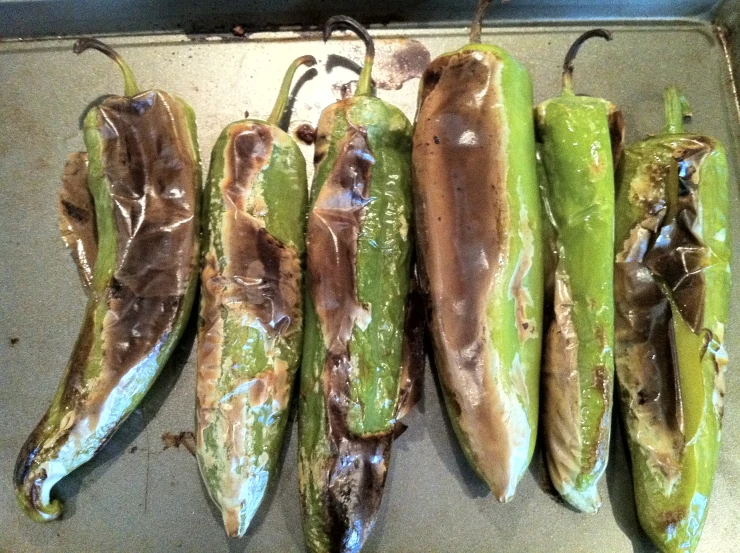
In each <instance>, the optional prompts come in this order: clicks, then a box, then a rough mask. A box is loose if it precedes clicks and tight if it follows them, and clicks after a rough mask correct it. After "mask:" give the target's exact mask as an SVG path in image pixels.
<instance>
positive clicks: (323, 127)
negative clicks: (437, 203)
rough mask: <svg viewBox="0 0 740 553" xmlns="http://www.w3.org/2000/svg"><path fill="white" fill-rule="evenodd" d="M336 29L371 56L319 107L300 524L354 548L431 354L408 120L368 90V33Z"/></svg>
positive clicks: (365, 530) (318, 544)
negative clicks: (423, 319)
mask: <svg viewBox="0 0 740 553" xmlns="http://www.w3.org/2000/svg"><path fill="white" fill-rule="evenodd" d="M339 26H346V27H349V28H351V29H352V30H354V31H355V32H357V33H358V34H360V35H361V36H362V38H363V40H364V41H365V43H366V45H367V47H368V53H367V57H366V61H365V66H364V68H363V71H362V73H361V75H360V80H359V84H358V87H357V92H356V94H355V96H353V97H349V98H346V99H344V100H342V101H340V102H337V103H335V104H333V105H331V106H329V107H328V108H326V109H325V110H324V111H323V112H322V114H321V118H320V120H319V124H318V131H317V140H316V157H315V162H316V177H315V179H314V184H313V188H312V201H311V210H310V212H309V217H308V230H307V237H306V244H307V268H308V287H307V289H308V291H309V294H308V297H307V301H306V304H307V305H306V321H305V340H304V355H303V366H302V371H301V395H300V406H299V407H300V410H299V482H300V489H301V498H302V502H303V531H304V536H305V540H306V546H307V548H308V550H309V551H311V552H314V553H317V552H357V551H359V550H360V549H361V547H362V545H363V544H364V543H365V540H366V539H367V536H368V534H369V533H370V531H371V529H372V527H373V524H374V522H375V517H376V515H377V512H378V509H379V507H380V501H381V498H382V494H383V486H384V484H385V478H386V472H387V468H388V462H389V456H390V448H391V441H392V439H393V436H394V433H395V432H397V431H398V430H399V428H401V425H400V423H398V422H397V419H398V418H399V417H400V416H401V415H402V414H403V413H404V412H406V411H407V410H408V409H409V408H410V405H411V403H412V401H413V399H414V397H415V395H416V394H415V393H414V391H413V390H411V389H410V387H411V386H413V385H414V383H415V382H417V381H418V378H419V370H420V369H419V366H418V363H419V361H420V360H422V361H423V354H419V352H418V351H417V350H416V349H415V348H419V347H420V345H421V344H420V342H421V341H422V340H421V339H420V334H419V332H418V331H414V330H413V326H414V323H415V322H416V321H414V320H413V319H411V318H408V317H406V313H408V314H409V315H414V316H418V311H419V309H418V305H416V307H412V308H409V310H408V311H407V310H406V304H407V298H408V299H409V301H412V306H413V305H414V303H413V299H414V297H416V296H413V295H412V296H410V297H409V282H410V266H411V254H412V251H411V245H412V243H413V242H412V236H411V190H410V154H411V123H410V122H409V121H408V119H407V118H406V117H405V116H404V115H403V113H402V112H401V111H400V110H399V109H397V108H395V107H393V106H391V105H389V104H386V103H385V102H383V101H382V100H380V99H378V98H376V97H375V96H374V95H373V94H372V84H371V80H370V71H371V63H372V56H373V46H372V40H371V39H370V37H369V36H368V35H367V32H366V31H365V30H364V29H362V27H361V26H360V25H359V24H358V23H357V22H356V21H354V20H352V19H350V18H348V17H345V16H338V17H335V18H332V19H330V20H329V21H328V22H327V24H326V27H325V29H326V30H325V38H328V36H329V34H330V33H331V32H332V30H334V29H335V28H337V27H339ZM416 303H417V304H418V302H416ZM415 314H416V315H415ZM405 337H406V338H405ZM409 338H410V339H409ZM404 362H406V363H407V364H406V366H404ZM409 362H410V363H411V364H412V365H413V364H417V365H416V367H409V365H408V363H409Z"/></svg>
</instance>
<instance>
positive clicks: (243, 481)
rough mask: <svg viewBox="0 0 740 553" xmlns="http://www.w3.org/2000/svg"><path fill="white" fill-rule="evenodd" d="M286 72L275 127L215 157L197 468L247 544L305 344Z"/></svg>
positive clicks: (227, 144) (227, 523) (300, 210)
mask: <svg viewBox="0 0 740 553" xmlns="http://www.w3.org/2000/svg"><path fill="white" fill-rule="evenodd" d="M315 63H316V60H314V58H312V57H311V56H304V57H302V58H298V59H297V60H296V61H295V62H294V63H293V64H292V65H291V66H290V68H289V69H288V72H287V74H286V76H285V80H284V83H283V87H282V88H281V91H280V94H279V95H278V99H277V102H276V105H275V110H274V111H273V113H272V115H271V116H270V117H269V118H268V120H267V121H260V120H255V119H248V120H243V121H237V122H235V123H232V124H231V125H229V126H228V127H226V129H224V131H223V132H222V133H221V137H220V138H219V140H218V142H217V143H216V145H215V146H214V149H213V154H212V156H211V159H212V161H211V168H210V172H209V178H208V184H207V188H206V191H207V194H208V200H207V202H206V212H205V217H204V220H205V222H206V225H207V226H206V228H207V231H206V239H205V244H204V250H205V252H206V253H205V258H204V262H203V269H202V275H201V281H202V295H201V309H200V327H199V334H198V384H197V392H198V393H197V401H198V404H197V424H198V427H197V433H196V457H197V459H198V465H199V467H200V471H201V475H202V476H203V481H204V483H205V485H206V488H207V489H208V492H209V494H210V495H211V498H212V499H213V501H214V502H215V503H216V505H218V507H219V509H220V510H221V513H222V515H223V520H224V527H225V528H226V533H227V534H228V535H229V536H243V535H244V534H245V533H246V531H247V528H248V527H249V524H250V522H251V520H252V518H253V517H254V514H255V512H256V511H257V508H258V507H259V505H260V503H261V502H262V499H263V498H264V496H265V493H266V491H267V486H268V484H269V482H270V478H271V477H272V475H273V474H274V473H275V471H276V465H277V460H278V458H279V456H280V448H281V446H282V441H283V434H284V430H285V424H286V422H287V419H288V409H289V401H290V396H291V388H292V385H293V380H294V378H295V374H296V372H297V370H298V365H299V362H300V350H301V344H302V339H303V333H302V329H303V317H302V308H303V300H302V298H303V295H302V287H303V271H302V268H301V262H302V258H303V255H304V252H305V240H304V235H305V229H306V210H307V206H308V182H307V177H306V162H305V159H304V158H303V154H301V152H300V149H299V148H298V145H297V144H296V143H295V141H294V140H293V139H292V138H291V137H290V135H288V134H287V133H286V132H284V131H282V130H281V129H280V128H279V127H278V126H277V125H278V122H279V121H280V120H281V119H282V118H283V114H284V111H285V106H286V104H287V100H288V94H289V92H290V86H291V83H292V78H293V75H294V74H295V72H296V69H297V68H298V67H299V66H301V65H313V64H315Z"/></svg>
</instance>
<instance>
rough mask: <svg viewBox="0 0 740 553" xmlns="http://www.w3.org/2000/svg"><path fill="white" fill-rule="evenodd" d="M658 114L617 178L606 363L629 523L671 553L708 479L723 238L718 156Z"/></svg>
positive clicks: (676, 107) (724, 276) (715, 420)
mask: <svg viewBox="0 0 740 553" xmlns="http://www.w3.org/2000/svg"><path fill="white" fill-rule="evenodd" d="M665 105H666V126H665V129H664V130H663V132H662V133H661V134H658V135H656V136H651V137H649V138H647V139H645V140H643V141H641V142H638V143H636V144H633V145H632V146H630V147H629V148H627V150H626V151H625V156H624V161H623V163H622V165H621V167H620V170H619V177H618V186H619V189H618V194H617V204H616V236H615V237H616V244H615V246H616V247H615V249H616V264H615V273H614V275H615V280H614V291H615V308H616V317H615V341H616V349H615V358H616V368H617V382H618V383H619V388H620V395H621V401H622V414H623V417H624V422H625V426H626V429H627V435H628V438H629V445H630V454H631V457H632V477H633V481H634V488H635V500H636V502H637V513H638V516H639V519H640V524H641V525H642V527H643V528H644V529H645V531H646V532H647V534H648V536H650V538H651V539H652V540H653V542H654V543H655V545H656V546H658V548H659V549H660V550H661V551H662V552H664V553H674V552H679V551H680V552H691V551H694V549H695V548H696V546H697V544H698V542H699V538H700V537H701V531H702V527H703V525H704V520H705V518H706V515H707V505H708V502H709V494H710V492H711V491H712V485H713V483H714V474H715V471H716V469H717V459H718V454H719V446H720V434H721V432H720V431H721V423H722V412H723V401H724V392H725V382H724V372H725V368H726V366H727V353H726V351H725V348H724V335H725V326H726V324H727V318H728V311H729V305H728V300H729V297H730V294H729V292H730V237H729V226H728V209H729V200H728V169H727V158H726V155H725V150H724V148H723V147H722V144H720V143H719V142H718V141H717V140H715V139H713V138H710V137H707V136H704V135H700V134H690V133H686V132H684V129H683V117H684V116H686V115H688V114H689V111H688V104H687V102H686V100H685V98H684V97H683V96H682V95H681V94H680V92H679V91H678V90H677V89H676V88H668V89H666V91H665Z"/></svg>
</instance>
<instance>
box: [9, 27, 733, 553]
mask: <svg viewBox="0 0 740 553" xmlns="http://www.w3.org/2000/svg"><path fill="white" fill-rule="evenodd" d="M610 28H611V29H612V30H613V31H614V33H615V35H614V41H613V42H612V43H608V44H607V43H594V44H591V45H589V46H588V47H587V48H585V49H584V50H583V52H582V53H581V55H580V57H579V59H578V62H577V67H576V76H575V79H576V87H577V89H578V90H579V91H581V92H587V93H590V94H594V95H600V96H604V97H606V98H608V99H609V100H611V101H612V102H614V103H615V104H617V105H619V106H620V107H621V108H622V110H623V111H624V113H625V117H626V123H627V137H628V141H630V142H631V141H634V140H636V139H638V138H641V137H643V136H644V135H645V134H647V133H648V132H655V131H657V130H659V129H660V128H661V126H662V120H663V105H662V101H663V100H662V90H663V87H664V86H666V85H668V84H672V83H675V84H678V85H680V86H681V87H683V89H684V90H685V92H686V94H687V96H688V98H689V99H690V101H691V104H692V107H693V110H694V114H695V118H694V123H693V125H692V126H691V129H695V130H697V131H702V132H705V133H707V134H710V135H713V136H715V137H717V138H718V139H720V140H721V141H723V142H724V143H725V145H726V146H727V148H728V150H729V155H730V161H731V164H732V174H733V178H735V177H736V176H737V175H738V174H739V173H738V143H737V137H738V136H739V134H738V120H737V111H736V108H735V105H734V100H733V96H732V90H731V87H730V84H729V80H728V79H729V72H728V66H727V63H726V61H725V58H724V55H723V52H722V48H721V47H720V45H719V43H718V41H717V40H716V39H715V37H714V35H713V34H712V29H711V27H710V26H709V25H708V24H705V23H686V24H675V23H674V24H666V25H657V24H650V25H646V24H643V25H631V26H619V25H612V26H610ZM582 30H583V27H582V26H579V27H567V26H559V27H522V28H506V29H489V32H487V33H486V34H485V35H484V40H485V41H490V42H495V43H497V44H499V45H501V46H503V47H504V48H506V49H508V50H509V51H510V52H511V53H512V54H513V55H514V56H516V57H517V58H519V59H520V60H521V61H523V62H524V63H525V64H526V65H527V67H528V68H529V70H530V71H531V73H532V77H533V81H534V86H535V100H536V101H537V102H539V101H541V100H543V99H545V98H546V97H549V96H552V95H554V94H556V93H557V91H558V89H559V79H560V75H559V67H560V64H561V63H562V56H563V54H564V53H565V51H566V49H567V47H568V45H569V44H570V42H571V41H572V40H573V39H574V38H575V37H576V36H577V34H578V33H579V32H581V31H582ZM374 34H375V35H376V36H377V37H379V38H378V41H379V42H380V43H384V42H386V41H393V40H395V39H396V38H398V36H399V35H396V34H394V32H393V31H383V32H376V33H374ZM404 36H411V37H412V38H415V39H417V40H419V41H421V42H422V43H424V44H425V45H426V46H427V47H428V48H429V50H430V51H431V54H432V56H433V57H434V56H436V55H438V54H440V53H442V52H444V51H447V50H450V49H453V48H457V47H459V46H461V45H462V44H464V43H465V42H466V39H467V36H466V30H465V29H460V28H458V29H439V30H434V31H424V30H411V31H408V32H404ZM110 42H111V44H112V45H113V46H115V47H117V48H118V49H119V50H120V52H121V53H122V54H123V55H124V56H125V57H126V58H127V59H128V61H129V63H130V64H131V65H132V66H133V68H134V69H135V71H136V72H137V75H138V80H139V83H140V84H141V85H142V86H151V85H156V86H157V87H159V88H163V89H165V90H168V91H170V92H173V93H175V94H178V95H180V96H182V97H183V98H184V99H186V100H187V101H188V102H189V103H190V104H191V105H192V106H193V108H194V109H195V111H196V114H197V119H198V128H199V139H200V144H201V150H202V153H203V157H204V163H206V164H207V162H208V157H209V153H210V148H211V147H212V145H213V143H214V141H215V140H216V137H217V136H218V133H219V132H220V131H221V129H222V128H223V127H224V126H225V125H226V124H227V123H229V122H231V121H233V120H235V119H238V118H239V117H241V115H242V114H243V112H244V110H245V109H248V110H249V112H250V114H251V115H252V116H258V117H265V116H267V115H268V114H269V110H270V108H271V104H272V102H273V100H274V91H275V90H276V89H277V87H278V84H279V80H280V78H281V77H282V72H283V70H284V68H285V66H286V65H287V63H288V62H289V61H291V60H292V59H293V58H294V57H296V56H297V55H299V54H313V55H315V56H316V57H317V58H318V60H319V68H318V69H319V74H318V75H317V76H316V77H315V78H314V79H313V80H311V81H308V82H305V83H304V84H303V86H302V87H301V89H300V91H299V92H298V95H297V99H296V101H295V109H294V115H293V118H292V123H291V128H295V127H296V126H298V125H300V124H301V123H305V122H310V123H313V124H315V123H316V121H317V119H318V116H319V113H320V111H321V109H322V108H323V107H325V106H327V105H328V104H330V103H331V102H332V101H333V100H334V99H335V98H336V95H337V94H339V93H340V89H341V86H338V85H341V84H342V83H345V82H347V81H349V80H352V79H354V78H356V76H355V75H354V74H353V73H352V71H351V70H350V69H347V68H346V67H344V66H342V65H341V64H340V65H336V64H332V65H334V68H333V69H332V70H331V72H329V73H327V72H326V70H325V63H326V61H327V59H328V57H329V55H330V54H338V55H342V54H347V55H348V56H349V57H350V58H351V59H352V60H353V61H355V62H359V61H360V55H359V52H360V50H359V46H358V44H359V43H358V42H357V41H354V40H353V41H351V42H350V41H348V40H341V39H339V40H332V41H331V42H329V43H328V44H327V45H324V44H323V43H322V42H321V40H320V39H319V37H318V36H317V35H307V34H296V33H273V34H256V35H251V36H250V37H249V38H248V39H246V40H231V41H224V40H221V39H215V40H207V39H203V40H191V39H190V38H188V37H186V36H184V35H170V36H159V37H133V38H132V37H122V38H115V39H111V40H110ZM71 45H72V41H71V40H64V41H57V40H45V41H39V42H28V43H16V42H5V43H0V83H2V85H1V86H0V114H1V115H0V194H1V195H0V198H1V199H2V214H1V215H0V283H2V284H1V285H0V551H2V552H3V553H5V552H12V553H25V552H38V551H44V552H47V551H49V552H51V551H77V550H86V551H137V552H150V551H151V552H154V551H156V552H169V551H193V552H196V551H197V552H202V551H232V552H244V551H246V552H249V551H260V552H261V553H286V552H300V551H303V545H302V534H301V527H300V504H299V500H298V484H297V473H296V457H297V454H296V448H295V446H296V437H295V430H294V429H295V425H293V426H292V428H293V435H292V437H291V439H290V442H289V443H288V444H287V446H286V448H285V452H284V462H283V464H282V473H281V475H280V479H279V484H278V485H277V487H276V489H274V490H273V492H272V493H271V494H269V498H268V499H267V500H266V502H265V504H264V506H263V508H262V509H261V511H260V512H259V514H258V516H257V519H256V521H255V523H254V525H253V528H252V529H251V530H250V532H249V533H248V535H247V536H246V537H245V538H243V539H241V540H235V541H234V540H228V539H227V538H226V536H225V533H224V531H223V527H222V524H221V519H220V516H219V515H218V513H217V512H216V510H215V509H214V508H213V507H212V505H211V503H210V500H209V499H208V497H207V493H206V491H205V489H204V488H203V486H202V484H201V481H200V476H199V474H198V471H197V467H196V463H195V459H194V458H193V457H191V455H190V454H189V453H188V452H187V451H186V450H185V449H184V448H180V449H173V448H170V449H167V450H165V449H164V444H163V442H162V439H161V435H162V434H163V433H164V432H175V433H177V432H180V431H183V430H192V429H193V427H194V408H195V362H194V360H195V355H194V354H195V349H194V348H193V347H192V346H193V340H194V326H193V324H191V328H190V329H189V332H188V333H187V335H186V338H185V339H184V340H183V343H182V344H181V346H180V347H179V349H178V351H177V352H176V354H175V359H174V361H173V362H172V363H171V364H170V366H169V367H168V368H167V369H166V370H165V373H164V374H163V375H162V377H161V378H160V380H159V381H158V382H157V384H155V387H154V389H153V390H152V391H151V393H150V394H149V395H148V396H147V398H146V399H145V400H144V402H143V403H142V405H141V407H140V408H139V409H138V410H137V411H136V412H135V413H134V415H133V416H132V417H131V418H130V420H129V421H128V422H127V423H126V424H125V425H124V426H123V427H122V428H121V429H120V430H119V432H118V433H117V434H116V435H115V436H114V437H113V439H112V440H111V442H110V443H109V444H108V445H107V446H106V447H105V449H104V450H103V451H102V452H101V453H100V454H99V455H98V456H97V457H96V458H95V459H94V460H93V461H92V462H90V463H88V465H86V466H85V467H83V468H82V469H80V470H78V471H77V472H75V473H74V474H73V475H71V476H70V477H68V478H67V479H65V480H64V481H62V482H61V483H60V485H59V486H58V487H57V493H58V494H59V495H60V496H61V498H62V499H63V500H64V501H65V503H66V516H65V518H64V519H63V520H61V521H58V522H53V523H50V524H46V525H40V524H37V523H34V522H32V521H31V520H29V519H28V518H27V517H26V516H25V515H24V514H23V513H22V512H21V510H20V508H19V507H18V506H17V505H16V503H15V499H14V496H13V488H12V483H11V474H12V469H13V464H14V462H15V458H16V455H17V453H18V450H19V448H20V446H21V445H22V443H23V441H24V440H25V438H26V436H27V435H28V433H29V432H30V431H31V429H32V428H33V426H34V425H35V424H36V422H37V421H38V419H39V418H40V417H41V415H42V414H43V412H44V410H45V409H46V407H47V405H48V402H49V401H50V399H51V396H52V395H53V393H54V390H55V389H56V386H57V383H58V381H59V378H60V376H61V371H62V369H63V367H64V364H65V362H66V360H67V356H68V354H69V352H70V350H71V348H72V345H73V343H74V340H75V337H76V334H77V330H78V324H79V322H80V321H81V318H82V313H83V308H84V303H85V296H84V293H83V291H82V288H81V286H80V285H79V283H78V277H77V273H76V270H75V267H74V264H73V262H72V259H71V258H70V256H69V254H68V252H67V251H65V249H64V246H63V243H62V240H61V238H60V237H59V232H58V230H57V220H56V194H57V192H58V190H59V188H60V186H61V184H60V178H61V174H62V169H63V165H64V160H65V159H66V155H67V153H69V152H71V151H74V150H76V149H80V148H81V147H82V135H81V132H80V128H79V127H80V122H81V114H82V113H83V111H84V110H85V108H86V106H87V105H88V104H89V103H90V102H91V101H92V100H94V99H95V98H96V97H98V96H100V95H103V94H109V93H114V92H115V93H120V91H121V90H122V84H121V80H120V77H119V74H118V72H117V70H116V69H115V67H114V66H113V65H112V63H111V62H110V61H109V60H107V59H105V58H104V57H103V56H100V55H93V54H91V53H90V54H85V55H83V56H80V57H76V56H74V55H73V54H72V53H71ZM332 85H334V86H332ZM417 88H418V79H413V80H411V81H409V82H407V83H406V84H405V85H404V86H403V87H402V88H401V89H400V90H393V91H389V90H380V91H379V94H380V96H381V97H383V98H384V99H386V100H388V101H390V102H393V103H396V104H397V105H398V106H399V107H401V108H402V109H403V110H404V111H405V112H406V114H407V115H408V116H409V117H413V115H414V111H415V104H416V93H417ZM304 153H305V154H306V157H307V159H308V160H310V159H311V158H312V151H311V148H310V147H308V146H305V147H304ZM206 167H207V165H206ZM733 183H735V181H733ZM731 201H732V211H731V220H732V225H733V228H732V231H733V233H734V235H735V236H736V237H740V203H739V201H740V200H739V197H738V186H737V184H733V185H732V186H731ZM735 245H736V247H735V254H736V255H735V263H734V270H735V274H736V275H738V274H740V238H739V239H737V240H736V241H735ZM732 302H733V307H734V309H733V312H732V316H731V320H730V332H729V337H728V341H727V346H728V349H729V353H730V356H731V362H730V370H729V374H728V377H729V385H728V389H729V393H728V401H727V408H726V418H725V425H724V435H723V439H724V447H723V450H722V454H721V458H720V465H719V471H718V475H717V480H716V484H715V489H714V494H713V496H712V500H711V503H710V513H709V517H708V520H707V524H706V527H705V530H704V538H703V540H702V543H701V545H700V547H699V551H700V552H703V553H709V552H713V553H723V552H727V553H729V552H733V551H736V550H737V549H738V538H737V536H738V530H739V528H740V522H739V521H740V395H739V394H738V393H737V390H736V386H735V385H734V384H735V382H736V380H737V378H736V377H735V370H734V366H735V362H734V359H737V358H738V356H740V339H739V338H738V336H740V334H738V333H737V332H735V329H739V328H740V317H739V314H740V309H738V308H739V307H740V297H738V293H737V287H735V289H734V291H733V294H732ZM193 322H194V321H193ZM15 339H17V342H16V341H15ZM11 340H12V342H13V343H11ZM425 385H426V388H425V394H424V398H423V400H422V402H421V403H420V404H419V405H418V406H417V407H416V408H415V409H414V411H413V412H412V413H411V415H410V416H409V418H408V420H407V422H408V424H409V428H408V430H407V431H406V432H405V433H404V434H403V435H402V436H401V437H400V438H399V439H398V441H397V443H396V446H395V447H394V452H393V459H392V463H391V469H390V475H389V480H388V483H387V489H386V494H385V498H384V500H383V507H382V510H381V513H380V516H379V520H378V524H377V526H376V528H375V531H374V533H373V534H372V536H371V538H370V541H369V542H368V544H367V547H366V551H368V553H372V552H376V553H377V552H383V553H422V552H424V553H431V552H434V553H452V552H454V553H468V552H470V553H472V552H479V551H480V552H483V551H485V552H488V551H497V552H545V551H547V552H559V551H562V552H568V553H573V552H577V553H585V552H589V553H591V552H593V553H597V552H598V553H604V552H606V553H617V552H622V551H627V552H635V553H637V552H640V553H646V552H650V551H653V549H652V547H651V546H650V544H649V542H648V540H647V538H646V537H645V536H644V534H643V533H642V532H641V531H640V530H639V525H638V523H637V520H636V517H635V510H634V505H633V499H632V495H631V494H632V490H631V483H630V477H629V472H628V468H627V461H626V458H625V453H624V451H625V447H624V443H623V441H622V437H621V434H620V433H619V432H616V433H615V435H614V440H613V445H612V451H611V461H610V465H609V469H608V470H607V477H606V481H605V482H603V483H602V485H603V487H602V491H603V495H604V498H605V505H604V507H603V509H602V510H601V512H600V513H599V514H598V515H596V516H586V515H580V514H577V513H575V512H573V511H571V510H569V509H568V508H567V507H565V506H564V505H562V504H559V503H558V502H557V501H556V500H554V499H553V498H552V497H551V496H549V495H548V494H547V493H546V492H545V491H543V489H542V487H541V481H542V479H543V473H542V468H541V465H540V463H539V461H538V454H537V455H536V457H535V461H534V462H533V464H532V467H531V468H530V470H529V471H528V473H527V475H526V476H525V478H524V480H523V481H522V483H521V484H520V486H519V488H518V490H517V495H516V497H515V498H514V500H513V501H512V502H511V503H510V504H507V505H500V504H498V503H497V502H496V501H495V500H494V499H493V498H492V497H491V495H490V494H488V493H486V488H485V486H484V485H483V483H482V482H481V481H480V480H478V479H477V478H476V477H475V476H474V475H473V473H472V472H471V470H470V469H469V468H468V466H467V465H466V463H465V461H464V459H463V457H462V454H461V452H460V450H459V448H458V446H457V443H456V442H455V439H454V436H453V435H452V430H451V428H450V426H449V424H448V422H447V419H446V416H445V415H444V414H443V412H442V410H441V407H440V394H439V391H438V388H437V385H436V384H435V380H434V378H433V376H432V374H431V373H430V372H427V375H426V379H425Z"/></svg>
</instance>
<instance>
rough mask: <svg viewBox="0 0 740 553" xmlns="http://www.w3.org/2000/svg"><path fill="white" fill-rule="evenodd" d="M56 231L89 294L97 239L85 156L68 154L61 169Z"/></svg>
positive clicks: (79, 153)
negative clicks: (62, 172) (59, 232)
mask: <svg viewBox="0 0 740 553" xmlns="http://www.w3.org/2000/svg"><path fill="white" fill-rule="evenodd" d="M59 230H60V231H61V233H62V240H64V243H65V244H66V245H67V247H68V248H69V249H70V252H71V254H72V259H74V261H75V264H76V265H77V270H78V272H79V273H80V280H81V281H82V284H83V286H84V287H85V290H86V291H87V292H89V291H90V286H92V277H93V267H94V266H95V259H96V258H97V257H98V235H97V229H96V226H95V206H94V205H93V196H92V193H91V192H90V189H89V188H88V187H87V152H75V153H73V154H70V155H69V157H68V158H67V164H66V165H65V166H64V176H63V177H62V190H61V192H59Z"/></svg>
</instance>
